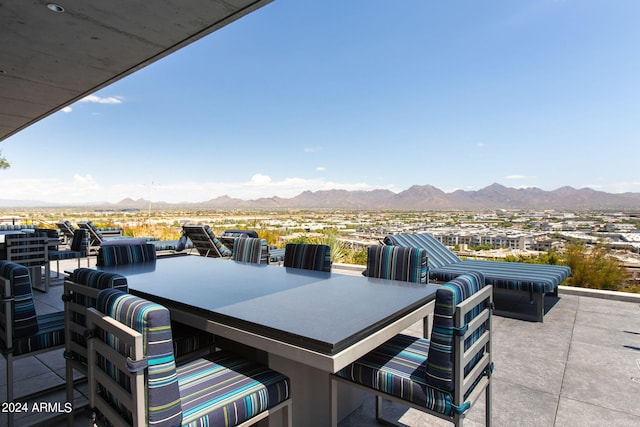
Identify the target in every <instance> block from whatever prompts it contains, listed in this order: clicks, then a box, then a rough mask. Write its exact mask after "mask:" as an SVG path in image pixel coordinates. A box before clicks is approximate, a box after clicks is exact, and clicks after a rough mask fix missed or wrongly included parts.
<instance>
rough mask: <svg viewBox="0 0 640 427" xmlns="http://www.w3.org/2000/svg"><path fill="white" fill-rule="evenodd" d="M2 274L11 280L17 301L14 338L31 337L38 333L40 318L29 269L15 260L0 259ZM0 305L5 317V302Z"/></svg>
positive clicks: (14, 306) (15, 303)
mask: <svg viewBox="0 0 640 427" xmlns="http://www.w3.org/2000/svg"><path fill="white" fill-rule="evenodd" d="M0 276H2V277H4V278H5V279H8V280H9V286H10V287H11V294H12V295H13V297H14V301H15V302H14V304H13V338H14V339H17V338H22V337H29V336H31V335H34V334H36V333H37V332H38V320H37V318H36V308H35V305H34V302H33V294H32V293H31V278H30V276H29V270H28V269H27V268H26V267H25V266H23V265H20V264H17V263H15V262H11V261H0ZM0 307H1V310H2V311H3V313H2V315H3V317H2V318H3V319H4V314H5V313H4V304H0ZM2 327H6V325H4V323H2ZM8 346H10V344H9V345H8Z"/></svg>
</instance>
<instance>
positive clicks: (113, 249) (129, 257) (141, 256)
mask: <svg viewBox="0 0 640 427" xmlns="http://www.w3.org/2000/svg"><path fill="white" fill-rule="evenodd" d="M155 260H156V247H155V245H154V244H153V243H142V244H132V245H108V246H100V249H98V259H97V261H96V264H97V265H98V266H100V267H110V266H114V265H123V264H137V263H141V262H150V261H155Z"/></svg>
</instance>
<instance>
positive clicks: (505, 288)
mask: <svg viewBox="0 0 640 427" xmlns="http://www.w3.org/2000/svg"><path fill="white" fill-rule="evenodd" d="M384 243H385V244H387V245H396V246H404V247H418V248H424V249H426V250H427V256H428V258H429V261H428V264H429V265H428V268H429V279H430V280H434V281H437V282H448V281H450V280H451V279H453V278H454V277H457V276H459V275H461V274H464V273H467V272H469V271H479V272H481V273H483V274H484V276H485V279H486V281H487V284H488V285H492V286H493V291H494V294H495V295H497V294H502V295H505V296H506V295H513V294H514V293H521V294H525V295H528V297H529V302H530V304H532V305H535V306H536V307H535V308H536V310H535V315H533V317H532V316H530V315H529V316H527V315H525V314H523V313H517V312H514V311H508V310H504V309H498V308H496V310H495V311H494V313H495V314H498V315H503V316H509V317H515V318H519V319H525V320H535V321H538V322H542V321H543V318H544V296H545V294H552V295H554V296H557V295H558V286H559V285H560V283H562V282H563V281H564V280H565V279H566V278H567V277H569V275H570V274H571V268H569V267H565V266H560V265H545V264H526V263H520V262H500V261H486V260H464V261H463V260H461V259H460V258H458V256H457V255H456V254H454V253H453V252H452V251H451V250H449V248H447V247H446V246H445V245H443V244H442V243H440V242H439V241H438V240H437V239H436V238H435V237H433V236H432V235H431V234H427V233H421V234H392V235H389V236H387V237H385V238H384Z"/></svg>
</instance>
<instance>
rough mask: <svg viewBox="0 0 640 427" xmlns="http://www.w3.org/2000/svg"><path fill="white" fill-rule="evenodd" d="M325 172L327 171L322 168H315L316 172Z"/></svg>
mask: <svg viewBox="0 0 640 427" xmlns="http://www.w3.org/2000/svg"><path fill="white" fill-rule="evenodd" d="M326 170H327V168H325V167H324V166H317V167H316V172H324V171H326Z"/></svg>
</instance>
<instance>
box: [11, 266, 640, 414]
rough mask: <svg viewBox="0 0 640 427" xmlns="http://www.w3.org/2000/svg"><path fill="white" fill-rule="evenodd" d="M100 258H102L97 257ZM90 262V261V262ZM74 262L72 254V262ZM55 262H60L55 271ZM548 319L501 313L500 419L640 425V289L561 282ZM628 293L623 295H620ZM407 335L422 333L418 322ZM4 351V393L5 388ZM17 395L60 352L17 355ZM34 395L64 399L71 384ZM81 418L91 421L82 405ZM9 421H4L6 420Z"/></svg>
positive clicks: (36, 384)
mask: <svg viewBox="0 0 640 427" xmlns="http://www.w3.org/2000/svg"><path fill="white" fill-rule="evenodd" d="M93 261H94V262H95V259H93ZM84 265H85V264H84V262H83V266H84ZM75 266H76V262H75V260H71V263H70V264H69V267H66V266H65V265H61V270H64V269H65V268H67V269H72V268H74V267H75ZM54 270H55V269H54ZM333 271H334V272H336V273H344V274H360V269H359V268H353V267H351V268H349V267H347V266H343V265H340V264H338V265H336V266H334V270H333ZM61 294H62V286H61V280H60V279H59V280H58V281H57V282H56V281H54V282H53V286H52V287H51V289H50V292H49V293H47V294H42V293H40V292H35V295H36V298H37V304H38V305H37V310H38V312H43V311H44V310H59V309H61V308H62V301H61V299H60V295H61ZM546 298H547V301H546V307H547V313H546V314H545V316H544V323H535V322H528V321H522V320H516V319H510V318H504V317H498V316H494V320H493V354H494V357H493V360H494V364H495V371H494V375H493V389H492V392H493V399H492V405H493V409H492V414H493V417H492V420H493V424H494V425H495V426H536V427H540V426H591V425H593V426H598V427H599V426H602V425H616V426H634V427H635V426H638V425H640V295H625V294H621V293H618V292H599V291H589V290H579V289H572V288H566V287H561V289H560V294H559V297H558V298H554V297H550V296H548V297H546ZM620 299H622V300H620ZM406 332H407V333H409V334H416V335H418V336H420V335H421V334H422V327H421V325H420V324H416V325H414V326H413V327H411V328H409V329H408V330H407V331H406ZM4 363H5V361H4V358H0V364H2V365H3V367H2V369H1V371H0V383H1V384H2V390H1V391H0V394H1V396H0V401H2V400H3V399H4V394H5V388H4V384H5V381H6V380H5V370H4ZM16 367H17V368H16V387H15V390H16V395H18V396H20V395H24V394H25V393H27V392H31V391H33V390H37V389H43V388H46V387H47V386H50V385H55V384H63V383H64V358H63V356H62V351H55V352H50V353H45V354H43V355H39V356H36V357H31V358H27V359H22V360H18V361H17V362H16ZM86 393H87V387H86V384H81V385H80V386H79V387H78V391H77V393H76V401H75V402H74V404H75V405H76V407H78V406H80V405H84V404H86V403H87V399H86ZM483 399H484V398H480V400H479V401H478V402H476V404H475V405H474V407H473V408H472V410H471V411H470V412H469V414H468V416H467V419H466V422H465V425H471V426H475V425H484V401H483ZM36 401H38V402H42V401H51V402H61V403H62V404H63V403H64V401H65V394H64V390H61V391H59V392H57V393H55V394H48V395H44V396H41V397H38V398H36ZM384 407H385V414H386V416H387V418H390V419H392V420H395V421H397V422H399V423H400V424H401V425H403V424H404V425H408V426H422V425H425V426H426V425H429V426H433V425H436V426H440V425H443V426H445V425H451V424H449V423H447V422H445V421H443V420H440V419H436V418H434V417H429V416H427V415H425V414H423V413H421V412H419V411H416V410H413V409H407V408H404V407H401V406H398V405H395V404H391V403H389V402H386V403H385V406H384ZM54 415H55V414H51V413H48V414H47V413H42V414H34V413H31V414H20V415H18V416H16V425H20V426H28V425H47V426H63V425H66V421H65V419H64V417H61V416H60V415H58V416H57V419H56V418H54ZM374 423H375V419H374V399H373V398H372V396H369V395H367V396H366V397H365V399H364V403H363V405H362V406H361V407H360V408H359V409H357V410H356V411H355V412H353V413H352V414H351V415H350V416H348V417H347V418H346V419H344V420H343V421H342V422H341V423H340V426H341V427H361V426H362V427H364V426H370V425H372V424H374ZM75 424H76V425H78V426H79V425H83V426H84V425H87V418H85V415H84V413H82V412H81V413H79V414H78V415H76V423H75ZM4 425H6V419H5V418H2V420H0V426H4Z"/></svg>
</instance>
